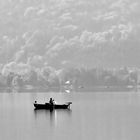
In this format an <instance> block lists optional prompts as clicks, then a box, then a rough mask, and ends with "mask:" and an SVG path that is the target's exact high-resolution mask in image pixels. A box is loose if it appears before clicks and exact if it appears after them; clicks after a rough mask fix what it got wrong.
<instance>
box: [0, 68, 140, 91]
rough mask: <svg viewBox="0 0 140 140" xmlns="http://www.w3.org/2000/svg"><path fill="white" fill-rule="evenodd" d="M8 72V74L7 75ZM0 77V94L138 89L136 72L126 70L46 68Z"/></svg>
mask: <svg viewBox="0 0 140 140" xmlns="http://www.w3.org/2000/svg"><path fill="white" fill-rule="evenodd" d="M8 70H9V71H8ZM8 70H7V72H6V75H4V74H2V73H1V74H0V91H3V92H4V91H9V92H10V91H17V92H49V91H56V92H68V93H69V92H71V91H75V92H82V91H91V92H94V91H95V92H96V91H132V90H137V89H138V88H139V84H140V83H139V74H138V73H139V70H138V69H136V68H135V69H130V68H126V67H124V68H120V69H105V68H92V69H91V68H89V69H87V68H66V69H60V70H55V69H54V68H52V67H50V66H45V67H42V68H40V69H36V68H33V67H30V68H29V69H28V70H27V69H26V71H25V70H24V69H22V71H19V70H17V72H16V71H15V72H14V71H13V70H15V69H11V70H10V69H8Z"/></svg>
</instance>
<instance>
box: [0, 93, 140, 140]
mask: <svg viewBox="0 0 140 140" xmlns="http://www.w3.org/2000/svg"><path fill="white" fill-rule="evenodd" d="M50 97H53V98H54V99H55V101H56V102H58V103H64V102H67V101H72V103H73V104H72V105H71V109H70V110H56V111H53V112H50V111H47V110H37V111H35V110H34V107H33V102H34V101H35V100H37V101H38V102H39V103H44V102H47V101H48V100H49V98H50ZM139 130H140V93H139V92H122V93H121V92H109V93H107V92H103V93H102V92H93V93H92V92H87V93H84V92H82V93H75V92H73V93H61V92H60V93H54V92H50V93H0V139H1V140H43V139H48V140H56V139H57V140H86V139H88V140H132V139H134V140H138V139H140V132H139Z"/></svg>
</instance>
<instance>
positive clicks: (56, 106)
mask: <svg viewBox="0 0 140 140" xmlns="http://www.w3.org/2000/svg"><path fill="white" fill-rule="evenodd" d="M71 104H72V102H67V103H65V104H53V105H52V104H50V103H45V104H38V103H34V107H35V109H48V110H53V109H69V108H70V105H71Z"/></svg>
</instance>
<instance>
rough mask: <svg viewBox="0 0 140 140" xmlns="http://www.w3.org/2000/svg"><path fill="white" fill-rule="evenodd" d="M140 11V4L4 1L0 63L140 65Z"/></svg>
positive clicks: (0, 11) (79, 0)
mask: <svg viewBox="0 0 140 140" xmlns="http://www.w3.org/2000/svg"><path fill="white" fill-rule="evenodd" d="M139 7H140V2H139V1H137V0H133V1H132V0H118V1H115V0H98V1H94V0H76V1H75V0H28V1H24V0H1V2H0V50H1V51H0V63H2V64H4V65H5V64H8V63H11V62H15V63H16V64H19V63H23V64H27V65H35V66H39V67H40V66H41V65H44V64H47V65H49V66H53V67H54V68H62V67H67V66H68V67H69V66H76V67H77V66H86V67H96V66H101V67H102V66H103V67H120V66H137V67H139V65H140V61H139V60H140V55H139V54H140V46H139V44H140V39H139V35H140V22H139V20H140V9H139ZM40 62H42V63H40Z"/></svg>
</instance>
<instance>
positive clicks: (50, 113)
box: [34, 109, 72, 127]
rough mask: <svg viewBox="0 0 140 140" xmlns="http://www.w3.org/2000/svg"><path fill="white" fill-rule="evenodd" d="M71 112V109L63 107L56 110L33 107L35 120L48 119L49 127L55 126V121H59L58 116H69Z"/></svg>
mask: <svg viewBox="0 0 140 140" xmlns="http://www.w3.org/2000/svg"><path fill="white" fill-rule="evenodd" d="M71 113H72V110H71V109H65V110H63V109H58V110H45V109H40V110H36V109H34V116H35V119H36V121H42V120H44V121H45V120H47V121H48V120H49V121H50V125H51V127H56V126H57V122H58V121H59V117H60V116H63V117H64V116H65V117H70V116H71Z"/></svg>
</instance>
